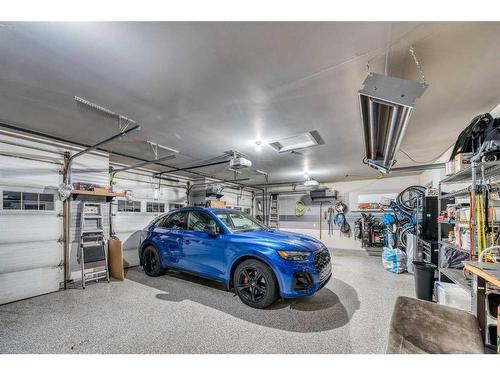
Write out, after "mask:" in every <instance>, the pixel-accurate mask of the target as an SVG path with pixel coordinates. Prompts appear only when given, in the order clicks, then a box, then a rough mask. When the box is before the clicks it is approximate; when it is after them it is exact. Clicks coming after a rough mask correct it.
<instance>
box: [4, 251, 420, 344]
mask: <svg viewBox="0 0 500 375" xmlns="http://www.w3.org/2000/svg"><path fill="white" fill-rule="evenodd" d="M333 272H334V277H333V278H332V279H331V281H330V282H329V283H328V285H327V286H326V287H325V288H324V289H322V290H321V291H320V292H319V293H317V294H316V295H314V296H312V297H308V298H304V299H298V300H289V301H283V302H278V303H276V304H274V305H273V306H271V308H269V309H267V310H255V309H251V308H250V307H248V306H246V305H244V304H242V303H241V302H240V301H239V299H238V298H237V297H236V296H234V294H233V293H231V292H228V291H225V290H223V288H221V287H220V286H219V285H217V284H215V283H212V282H210V281H206V280H203V279H199V278H195V277H191V276H186V275H182V274H177V273H169V274H167V275H165V276H162V277H160V278H149V277H147V276H145V275H144V273H143V272H142V269H141V268H133V269H129V270H128V271H127V280H125V281H124V282H112V283H111V284H107V283H101V284H91V285H89V286H88V287H87V289H86V290H84V291H83V290H80V289H73V290H67V291H62V292H57V293H51V294H47V295H44V296H39V297H35V298H30V299H27V300H24V301H19V302H15V303H11V304H7V305H3V306H0V353H383V352H384V350H385V343H386V341H387V333H388V327H389V320H390V316H391V312H392V307H393V303H394V301H395V298H396V297H397V296H398V295H408V296H413V295H414V289H413V277H412V276H411V275H408V274H402V275H394V274H391V273H389V272H386V271H384V269H383V267H382V265H381V261H380V258H379V257H371V256H368V255H366V253H364V252H361V251H334V252H333Z"/></svg>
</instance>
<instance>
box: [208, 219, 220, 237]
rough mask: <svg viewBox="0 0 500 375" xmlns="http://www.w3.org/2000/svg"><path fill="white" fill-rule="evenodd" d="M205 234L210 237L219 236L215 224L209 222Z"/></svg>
mask: <svg viewBox="0 0 500 375" xmlns="http://www.w3.org/2000/svg"><path fill="white" fill-rule="evenodd" d="M205 232H207V233H208V234H209V235H210V236H217V235H218V234H219V231H218V228H217V224H216V223H215V222H213V221H211V222H210V223H208V224H207V226H206V230H205Z"/></svg>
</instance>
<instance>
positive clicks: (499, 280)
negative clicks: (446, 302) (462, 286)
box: [464, 261, 500, 342]
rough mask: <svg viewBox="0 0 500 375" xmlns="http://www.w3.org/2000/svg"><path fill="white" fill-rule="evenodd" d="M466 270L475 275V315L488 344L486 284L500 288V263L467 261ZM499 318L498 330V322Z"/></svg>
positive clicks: (499, 318) (498, 318)
mask: <svg viewBox="0 0 500 375" xmlns="http://www.w3.org/2000/svg"><path fill="white" fill-rule="evenodd" d="M464 268H465V269H466V270H467V271H470V272H471V273H472V274H473V275H474V282H473V289H474V292H475V304H474V305H475V315H476V317H477V320H478V322H479V328H480V329H481V334H482V337H483V340H485V342H486V335H487V334H488V332H487V317H486V283H490V284H491V285H495V286H496V287H498V288H500V263H479V262H472V261H466V262H464ZM499 320H500V317H497V330H498V321H499Z"/></svg>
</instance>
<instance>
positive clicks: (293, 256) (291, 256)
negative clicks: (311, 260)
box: [278, 250, 311, 260]
mask: <svg viewBox="0 0 500 375" xmlns="http://www.w3.org/2000/svg"><path fill="white" fill-rule="evenodd" d="M310 254H311V253H309V252H307V251H288V250H278V255H279V256H280V257H282V258H283V259H285V260H306V259H307V257H308V256H309V255H310Z"/></svg>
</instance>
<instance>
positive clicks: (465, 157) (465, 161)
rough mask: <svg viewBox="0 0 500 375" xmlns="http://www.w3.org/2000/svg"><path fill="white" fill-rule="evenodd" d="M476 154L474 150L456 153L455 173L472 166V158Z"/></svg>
mask: <svg viewBox="0 0 500 375" xmlns="http://www.w3.org/2000/svg"><path fill="white" fill-rule="evenodd" d="M472 156H474V154H473V153H472V152H465V153H464V152H463V153H461V154H457V155H455V173H458V172H460V171H463V170H464V169H466V168H468V167H469V166H470V159H471V158H472Z"/></svg>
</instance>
